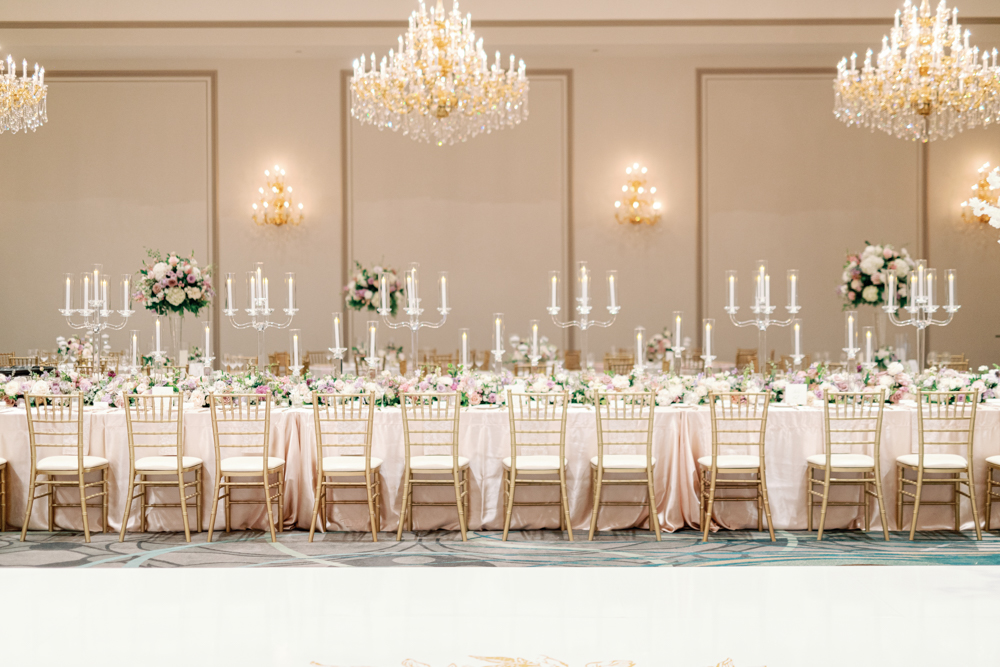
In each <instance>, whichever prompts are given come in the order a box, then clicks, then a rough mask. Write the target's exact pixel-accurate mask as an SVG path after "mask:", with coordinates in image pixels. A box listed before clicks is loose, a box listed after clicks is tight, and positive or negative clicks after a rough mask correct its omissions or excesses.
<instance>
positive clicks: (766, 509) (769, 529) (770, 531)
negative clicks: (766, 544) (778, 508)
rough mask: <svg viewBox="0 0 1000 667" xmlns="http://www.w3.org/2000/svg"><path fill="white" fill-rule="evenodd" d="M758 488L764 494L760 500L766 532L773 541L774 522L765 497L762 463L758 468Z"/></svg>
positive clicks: (769, 505)
mask: <svg viewBox="0 0 1000 667" xmlns="http://www.w3.org/2000/svg"><path fill="white" fill-rule="evenodd" d="M760 489H761V493H763V495H764V497H763V498H762V501H763V503H764V516H765V517H766V518H767V532H768V534H769V535H770V536H771V541H772V542H774V522H773V521H772V520H771V501H770V500H769V499H768V497H767V475H766V474H765V473H764V467H763V465H761V468H760Z"/></svg>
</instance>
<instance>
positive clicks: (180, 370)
mask: <svg viewBox="0 0 1000 667" xmlns="http://www.w3.org/2000/svg"><path fill="white" fill-rule="evenodd" d="M101 365H102V366H103V365H104V364H103V362H102V364H101ZM186 372H187V366H151V365H149V364H147V365H145V366H143V367H142V373H143V375H145V376H146V377H148V378H150V379H151V380H167V379H170V378H178V379H180V378H182V377H184V374H185V373H186Z"/></svg>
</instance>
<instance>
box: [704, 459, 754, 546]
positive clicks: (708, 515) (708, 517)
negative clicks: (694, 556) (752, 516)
mask: <svg viewBox="0 0 1000 667" xmlns="http://www.w3.org/2000/svg"><path fill="white" fill-rule="evenodd" d="M709 474H710V475H711V477H710V478H709V481H708V502H707V503H706V505H705V521H704V522H703V523H702V525H701V541H702V542H708V531H709V529H710V528H711V527H712V504H713V503H714V502H715V481H716V478H717V476H718V470H716V469H715V468H714V467H713V468H712V471H711V472H710V473H709ZM758 516H760V514H758Z"/></svg>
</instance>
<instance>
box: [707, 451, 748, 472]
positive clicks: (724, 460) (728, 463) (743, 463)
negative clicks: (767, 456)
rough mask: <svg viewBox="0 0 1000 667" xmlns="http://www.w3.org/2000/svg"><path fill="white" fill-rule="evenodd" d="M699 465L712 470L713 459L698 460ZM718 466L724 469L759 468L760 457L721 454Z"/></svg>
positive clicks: (708, 457) (709, 457)
mask: <svg viewBox="0 0 1000 667" xmlns="http://www.w3.org/2000/svg"><path fill="white" fill-rule="evenodd" d="M698 465H700V466H702V467H705V468H711V467H712V457H711V456H702V457H701V458H700V459H698ZM718 466H719V469H720V470H721V469H722V468H759V467H760V457H759V456H754V455H753V454H720V455H719V456H718Z"/></svg>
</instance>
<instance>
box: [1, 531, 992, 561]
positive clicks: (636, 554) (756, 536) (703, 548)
mask: <svg viewBox="0 0 1000 667" xmlns="http://www.w3.org/2000/svg"><path fill="white" fill-rule="evenodd" d="M379 537H380V541H379V542H378V543H372V542H371V538H370V536H367V535H366V534H361V533H327V534H325V535H320V534H317V535H316V539H315V542H313V543H309V541H308V533H307V532H305V531H294V532H286V533H281V534H279V537H278V542H277V543H276V544H272V543H271V542H270V541H269V540H268V539H267V537H266V536H265V534H264V533H261V532H253V531H250V532H234V533H231V534H229V535H225V534H223V535H220V536H218V538H217V541H215V542H213V543H211V544H206V543H205V537H204V535H197V534H195V535H193V536H192V541H191V543H190V544H188V543H186V542H184V536H183V535H178V534H173V533H147V534H144V535H138V534H134V533H130V534H129V536H128V540H127V541H126V542H125V543H119V542H118V536H117V534H114V535H113V534H110V533H107V534H95V535H94V536H93V542H92V543H91V544H86V543H85V542H84V541H83V536H82V534H78V533H69V532H56V533H45V532H31V533H29V534H28V539H27V541H26V542H23V543H22V542H19V541H18V538H19V535H18V534H17V533H0V567H274V566H328V567H366V566H368V567H398V566H445V567H461V566H478V567H538V566H571V567H572V566H575V567H619V566H621V567H629V566H631V567H635V566H654V567H659V566H675V567H699V566H701V567H715V566H725V565H736V566H739V565H758V566H768V565H785V566H787V565H1000V535H998V534H997V533H995V532H993V533H986V534H984V535H983V540H982V542H977V541H976V540H975V536H974V535H973V534H972V533H968V534H966V533H963V534H958V533H950V532H924V533H918V537H917V540H916V541H914V542H910V541H909V540H907V539H906V537H907V534H906V533H893V534H892V538H893V539H892V541H890V542H888V543H886V542H884V541H883V540H882V539H881V533H879V534H877V535H876V534H872V535H865V534H864V533H861V532H857V531H850V532H846V531H845V532H837V531H833V532H827V533H826V534H825V535H824V539H823V541H822V542H819V541H817V540H816V536H815V533H807V532H804V531H779V532H778V534H777V538H778V540H777V541H776V542H773V543H772V542H770V541H769V540H768V539H767V534H766V533H756V532H750V531H731V532H730V531H727V532H723V533H718V534H714V535H713V536H712V537H710V539H709V541H708V543H702V542H701V534H700V533H697V532H695V531H692V530H683V531H678V532H676V533H672V534H667V533H664V534H663V541H662V542H660V543H657V542H656V541H655V540H654V539H653V538H652V536H651V535H650V534H649V533H648V532H646V531H620V532H615V533H606V534H603V535H601V536H600V538H599V539H597V540H595V541H594V542H587V541H586V540H582V541H581V540H578V541H576V542H568V541H566V540H565V538H564V537H563V535H562V534H561V533H558V532H556V531H524V532H518V533H514V534H512V535H511V538H510V540H509V541H508V542H506V543H504V542H503V541H501V539H500V537H501V535H500V533H497V532H470V533H469V541H468V542H465V543H463V542H462V541H461V539H460V538H459V535H458V533H450V532H430V533H417V534H413V533H407V534H404V538H403V541H401V542H396V540H395V535H390V534H389V533H384V534H381V535H380V536H379Z"/></svg>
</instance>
